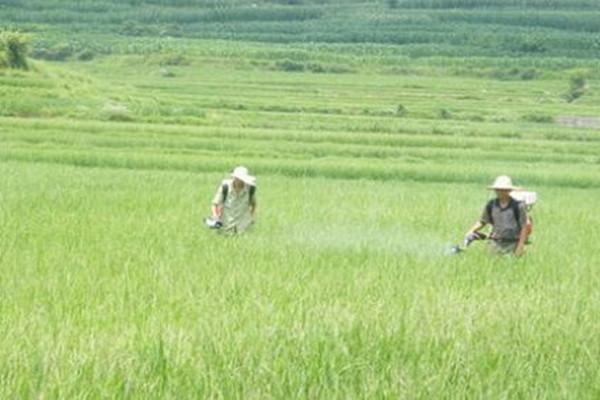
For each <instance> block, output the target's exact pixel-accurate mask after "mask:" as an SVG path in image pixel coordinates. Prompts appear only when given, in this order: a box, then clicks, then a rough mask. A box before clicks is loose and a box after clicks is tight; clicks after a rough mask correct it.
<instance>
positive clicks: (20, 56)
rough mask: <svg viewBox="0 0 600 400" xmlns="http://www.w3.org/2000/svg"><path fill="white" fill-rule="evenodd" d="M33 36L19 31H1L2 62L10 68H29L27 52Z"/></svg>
mask: <svg viewBox="0 0 600 400" xmlns="http://www.w3.org/2000/svg"><path fill="white" fill-rule="evenodd" d="M30 42H31V37H30V36H29V35H26V34H24V33H20V32H17V31H3V32H0V54H2V62H0V64H4V65H5V66H7V67H8V68H14V69H29V65H28V64H27V52H28V51H29V44H30Z"/></svg>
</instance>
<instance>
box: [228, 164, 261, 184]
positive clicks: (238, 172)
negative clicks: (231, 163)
mask: <svg viewBox="0 0 600 400" xmlns="http://www.w3.org/2000/svg"><path fill="white" fill-rule="evenodd" d="M231 177H232V178H237V179H239V180H240V181H242V182H244V183H245V184H246V185H250V186H256V178H255V177H254V176H252V175H250V174H249V172H248V168H246V167H242V166H239V167H235V168H234V170H233V172H232V173H231Z"/></svg>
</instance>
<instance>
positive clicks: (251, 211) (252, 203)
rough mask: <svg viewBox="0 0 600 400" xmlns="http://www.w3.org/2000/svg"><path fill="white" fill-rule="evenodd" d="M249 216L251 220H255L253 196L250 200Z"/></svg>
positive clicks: (254, 198) (254, 200)
mask: <svg viewBox="0 0 600 400" xmlns="http://www.w3.org/2000/svg"><path fill="white" fill-rule="evenodd" d="M250 215H251V216H252V219H255V218H256V196H253V197H252V200H250Z"/></svg>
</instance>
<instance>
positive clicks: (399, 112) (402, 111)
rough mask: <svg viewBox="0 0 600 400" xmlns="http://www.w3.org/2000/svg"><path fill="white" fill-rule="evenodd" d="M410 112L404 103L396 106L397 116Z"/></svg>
mask: <svg viewBox="0 0 600 400" xmlns="http://www.w3.org/2000/svg"><path fill="white" fill-rule="evenodd" d="M407 114H408V110H407V109H406V107H404V106H403V105H402V104H398V107H396V116H397V117H405V116H406V115H407Z"/></svg>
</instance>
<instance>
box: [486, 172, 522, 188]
mask: <svg viewBox="0 0 600 400" xmlns="http://www.w3.org/2000/svg"><path fill="white" fill-rule="evenodd" d="M488 189H489V190H515V189H518V188H517V187H516V186H514V185H513V183H512V179H510V176H507V175H500V176H499V177H497V178H496V180H494V183H493V184H492V186H488Z"/></svg>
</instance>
